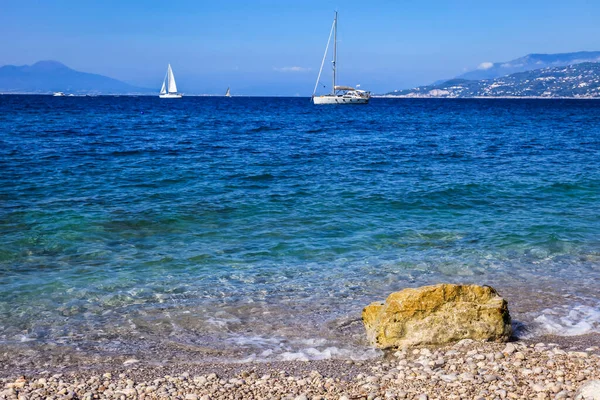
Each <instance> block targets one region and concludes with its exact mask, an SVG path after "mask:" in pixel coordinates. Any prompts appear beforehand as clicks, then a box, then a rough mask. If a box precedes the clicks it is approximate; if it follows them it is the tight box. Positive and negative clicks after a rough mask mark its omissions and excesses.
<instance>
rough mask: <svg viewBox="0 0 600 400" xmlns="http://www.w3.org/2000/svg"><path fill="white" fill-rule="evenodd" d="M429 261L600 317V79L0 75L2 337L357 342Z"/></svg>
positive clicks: (355, 351) (192, 353) (133, 350)
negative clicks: (479, 86)
mask: <svg viewBox="0 0 600 400" xmlns="http://www.w3.org/2000/svg"><path fill="white" fill-rule="evenodd" d="M436 283H475V284H485V285H491V286H493V287H494V288H495V289H496V290H497V291H498V292H499V293H500V295H502V296H503V297H504V298H505V299H507V301H508V305H509V310H510V313H511V316H512V319H513V327H514V331H515V335H516V337H519V338H536V337H540V336H544V335H557V336H576V335H584V334H590V333H600V101H595V100H525V99H520V100H514V99H472V100H469V99H382V98H374V99H372V100H371V103H370V104H368V105H366V106H314V105H312V104H311V102H310V100H309V99H308V98H266V97H265V98H261V97H254V98H253V97H233V98H224V97H184V98H182V99H177V100H164V99H159V98H158V97H157V96H155V97H129V96H121V97H111V96H98V97H52V96H34V95H30V96H25V95H23V96H21V95H5V96H0V348H1V349H4V350H6V349H11V348H12V349H20V350H19V351H26V350H27V349H35V348H40V346H42V347H43V346H52V348H53V349H58V350H60V349H64V351H77V352H78V354H90V355H95V356H97V355H107V356H110V355H114V354H128V355H132V356H136V357H137V358H141V357H144V356H146V355H147V356H149V357H150V356H152V355H156V354H160V357H159V361H160V360H169V359H173V357H179V358H178V359H181V357H187V358H189V360H196V361H203V360H211V361H222V362H238V361H277V360H313V359H329V358H336V359H368V358H371V357H378V356H379V355H380V354H381V353H380V352H379V351H378V350H375V349H373V348H371V347H370V346H369V345H368V343H367V342H366V339H365V333H364V328H363V326H362V322H361V311H362V309H363V307H365V306H366V305H368V304H369V303H371V302H373V301H383V300H384V299H385V298H386V297H387V295H389V294H390V293H391V292H394V291H398V290H402V289H404V288H408V287H417V286H422V285H430V284H436ZM46 348H47V347H46Z"/></svg>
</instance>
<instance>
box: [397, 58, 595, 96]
mask: <svg viewBox="0 0 600 400" xmlns="http://www.w3.org/2000/svg"><path fill="white" fill-rule="evenodd" d="M387 95H391V96H398V97H445V98H469V97H549V98H551V97H579V98H595V97H598V98H600V63H590V62H587V63H581V64H575V65H569V66H562V67H553V68H543V69H537V70H533V71H527V72H519V73H516V74H511V75H508V76H505V77H501V78H496V79H483V80H478V81H474V80H466V79H452V80H449V81H447V82H444V83H442V84H437V85H428V86H420V87H417V88H414V89H408V90H400V91H395V92H391V93H388V94H387Z"/></svg>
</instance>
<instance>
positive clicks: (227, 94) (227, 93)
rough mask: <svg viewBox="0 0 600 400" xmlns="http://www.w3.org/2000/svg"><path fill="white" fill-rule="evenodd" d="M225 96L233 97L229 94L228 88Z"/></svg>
mask: <svg viewBox="0 0 600 400" xmlns="http://www.w3.org/2000/svg"><path fill="white" fill-rule="evenodd" d="M225 96H226V97H231V93H230V92H229V88H227V91H226V92H225Z"/></svg>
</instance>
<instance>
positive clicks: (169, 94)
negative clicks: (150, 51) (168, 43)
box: [158, 64, 183, 99]
mask: <svg viewBox="0 0 600 400" xmlns="http://www.w3.org/2000/svg"><path fill="white" fill-rule="evenodd" d="M158 97H160V98H161V99H180V98H182V97H183V95H182V94H181V93H177V84H176V83H175V75H173V69H172V68H171V64H169V66H168V67H167V74H166V75H165V79H164V80H163V84H162V88H161V89H160V94H159V95H158Z"/></svg>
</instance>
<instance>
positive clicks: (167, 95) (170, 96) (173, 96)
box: [158, 93, 183, 99]
mask: <svg viewBox="0 0 600 400" xmlns="http://www.w3.org/2000/svg"><path fill="white" fill-rule="evenodd" d="M158 97H160V98H161V99H180V98H182V97H183V95H182V94H179V93H165V94H159V95H158Z"/></svg>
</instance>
